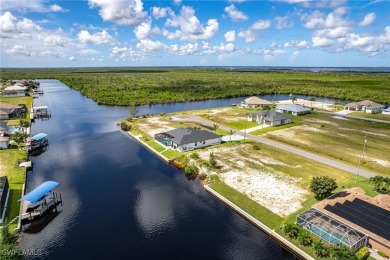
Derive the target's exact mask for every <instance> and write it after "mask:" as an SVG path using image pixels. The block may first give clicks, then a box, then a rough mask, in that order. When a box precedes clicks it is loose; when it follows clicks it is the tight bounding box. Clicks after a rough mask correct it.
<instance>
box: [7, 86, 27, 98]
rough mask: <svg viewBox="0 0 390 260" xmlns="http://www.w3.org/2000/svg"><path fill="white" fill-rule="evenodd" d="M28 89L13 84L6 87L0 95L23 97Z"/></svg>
mask: <svg viewBox="0 0 390 260" xmlns="http://www.w3.org/2000/svg"><path fill="white" fill-rule="evenodd" d="M27 91H28V87H23V86H17V85H13V86H10V87H6V88H5V89H4V90H3V92H1V95H2V96H3V97H24V96H26V94H27Z"/></svg>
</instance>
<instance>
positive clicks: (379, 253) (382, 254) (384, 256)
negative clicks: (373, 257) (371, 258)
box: [378, 251, 389, 258]
mask: <svg viewBox="0 0 390 260" xmlns="http://www.w3.org/2000/svg"><path fill="white" fill-rule="evenodd" d="M378 255H380V256H381V257H383V258H389V257H388V256H387V255H386V254H385V253H383V252H382V251H378Z"/></svg>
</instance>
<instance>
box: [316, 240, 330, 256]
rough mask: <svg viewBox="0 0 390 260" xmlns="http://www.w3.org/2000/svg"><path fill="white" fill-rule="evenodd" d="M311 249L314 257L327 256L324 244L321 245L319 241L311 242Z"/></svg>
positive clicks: (327, 252)
mask: <svg viewBox="0 0 390 260" xmlns="http://www.w3.org/2000/svg"><path fill="white" fill-rule="evenodd" d="M313 249H314V253H315V254H316V256H319V257H325V256H328V255H329V251H328V249H327V248H326V246H325V244H324V243H322V241H321V240H318V241H314V242H313Z"/></svg>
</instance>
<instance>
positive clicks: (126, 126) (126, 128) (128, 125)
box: [121, 120, 132, 131]
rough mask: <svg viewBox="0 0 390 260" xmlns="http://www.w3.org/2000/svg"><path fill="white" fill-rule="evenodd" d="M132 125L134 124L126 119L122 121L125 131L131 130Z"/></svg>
mask: <svg viewBox="0 0 390 260" xmlns="http://www.w3.org/2000/svg"><path fill="white" fill-rule="evenodd" d="M131 127H132V125H131V124H129V123H127V122H126V121H124V120H122V121H121V129H122V130H123V131H130V130H131Z"/></svg>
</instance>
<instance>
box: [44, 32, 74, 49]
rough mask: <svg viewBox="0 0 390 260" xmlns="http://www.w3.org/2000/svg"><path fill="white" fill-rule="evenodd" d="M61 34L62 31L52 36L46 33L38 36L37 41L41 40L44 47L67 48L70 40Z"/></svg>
mask: <svg viewBox="0 0 390 260" xmlns="http://www.w3.org/2000/svg"><path fill="white" fill-rule="evenodd" d="M61 34H62V31H59V32H58V33H50V34H47V33H44V34H40V35H38V36H37V39H38V40H40V41H41V42H42V44H43V45H44V46H59V47H66V46H67V43H68V41H69V40H68V39H67V38H66V37H64V36H62V35H61Z"/></svg>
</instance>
